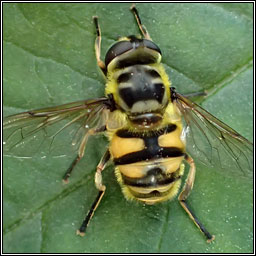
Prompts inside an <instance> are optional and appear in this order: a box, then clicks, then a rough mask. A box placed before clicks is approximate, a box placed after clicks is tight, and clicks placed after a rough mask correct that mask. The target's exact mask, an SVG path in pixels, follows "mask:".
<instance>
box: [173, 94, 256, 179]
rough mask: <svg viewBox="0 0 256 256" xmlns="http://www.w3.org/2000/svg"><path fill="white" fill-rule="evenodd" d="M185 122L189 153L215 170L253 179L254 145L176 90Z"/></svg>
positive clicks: (176, 96)
mask: <svg viewBox="0 0 256 256" xmlns="http://www.w3.org/2000/svg"><path fill="white" fill-rule="evenodd" d="M172 97H173V99H174V102H175V103H176V105H177V107H178V109H179V110H180V112H181V114H182V116H183V118H184V121H185V127H184V136H185V137H186V143H187V151H188V153H189V154H190V155H191V156H192V157H194V158H195V159H198V160H199V161H201V162H202V163H204V164H210V165H211V166H214V167H215V168H216V169H220V170H228V171H231V172H236V173H237V171H238V172H242V175H244V176H247V177H252V176H253V144H252V143H251V142H249V141H248V140H247V139H246V138H244V137H242V136H241V135H240V134H238V133H237V132H236V131H235V130H233V129H232V128H230V127H229V126H228V125H226V124H224V123H223V122H221V121H220V120H219V119H217V118H216V117H214V116H213V115H211V114H210V113H209V112H207V111H206V110H204V109H203V108H201V107H200V106H199V105H197V104H196V103H194V102H191V101H190V100H188V99H187V98H185V97H184V96H182V95H181V94H179V93H176V92H175V91H173V96H172Z"/></svg>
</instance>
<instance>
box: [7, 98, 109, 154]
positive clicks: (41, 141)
mask: <svg viewBox="0 0 256 256" xmlns="http://www.w3.org/2000/svg"><path fill="white" fill-rule="evenodd" d="M108 103H109V99H108V98H99V99H94V100H86V101H78V102H73V103H69V104H65V105H61V106H56V107H50V108H44V109H39V110H32V111H28V112H24V113H20V114H17V115H11V116H8V117H5V118H4V121H3V141H4V142H3V148H4V154H5V155H15V156H22V157H31V156H35V155H37V154H40V155H45V154H48V153H49V152H50V153H51V155H52V154H53V155H61V154H70V153H74V152H75V151H76V150H78V147H79V145H80V142H81V139H82V138H83V137H84V135H85V134H86V133H87V132H88V130H89V129H90V128H93V127H99V126H103V125H104V121H105V120H104V114H103V112H104V110H105V109H107V108H108Z"/></svg>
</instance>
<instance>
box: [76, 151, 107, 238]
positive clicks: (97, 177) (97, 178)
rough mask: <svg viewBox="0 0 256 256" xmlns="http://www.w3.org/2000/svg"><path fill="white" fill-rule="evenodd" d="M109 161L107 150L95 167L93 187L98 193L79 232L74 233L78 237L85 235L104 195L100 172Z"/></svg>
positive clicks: (104, 188)
mask: <svg viewBox="0 0 256 256" xmlns="http://www.w3.org/2000/svg"><path fill="white" fill-rule="evenodd" d="M109 159H110V153H109V150H107V151H106V153H105V154H104V156H103V157H102V158H101V160H100V162H99V164H98V166H97V170H96V173H95V186H96V188H97V189H98V190H99V193H98V195H97V197H96V199H95V201H94V202H93V204H92V206H91V209H90V210H89V212H88V213H87V215H86V217H85V219H84V221H83V223H82V225H81V227H80V228H79V230H77V232H76V233H77V235H80V236H84V235H85V231H86V228H87V227H88V224H89V222H90V220H91V218H92V216H93V214H94V212H95V210H96V209H97V207H98V205H99V203H100V201H101V199H102V197H103V195H104V193H105V190H106V187H105V185H103V184H102V176H101V172H102V171H103V170H104V168H105V166H106V164H107V162H108V160H109Z"/></svg>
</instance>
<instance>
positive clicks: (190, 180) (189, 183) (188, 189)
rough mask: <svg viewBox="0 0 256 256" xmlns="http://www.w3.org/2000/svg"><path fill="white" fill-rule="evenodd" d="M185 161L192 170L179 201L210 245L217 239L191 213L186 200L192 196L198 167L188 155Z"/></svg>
mask: <svg viewBox="0 0 256 256" xmlns="http://www.w3.org/2000/svg"><path fill="white" fill-rule="evenodd" d="M185 160H186V161H187V162H188V164H189V165H190V169H189V174H188V178H187V180H186V183H185V185H184V188H183V190H182V191H181V193H180V195H179V198H178V199H179V201H180V204H181V206H182V207H183V209H184V210H185V211H186V212H187V213H188V215H189V217H190V218H191V219H192V220H193V222H194V223H195V224H196V226H197V227H198V228H199V229H200V231H201V232H202V233H203V234H204V235H205V236H206V238H207V242H208V243H210V242H211V241H213V240H214V238H215V237H214V236H212V235H211V234H210V233H209V232H208V231H207V230H206V228H205V227H204V226H203V225H202V223H200V221H199V220H198V219H197V217H196V216H195V214H194V213H193V212H192V211H191V209H190V207H189V206H188V205H187V202H186V199H187V197H188V196H189V194H190V192H191V190H192V188H193V184H194V180H195V174H196V166H195V163H194V160H193V159H192V158H191V157H190V156H188V155H186V156H185Z"/></svg>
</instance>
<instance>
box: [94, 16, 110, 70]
mask: <svg viewBox="0 0 256 256" xmlns="http://www.w3.org/2000/svg"><path fill="white" fill-rule="evenodd" d="M93 21H94V24H95V27H96V34H97V35H96V39H95V45H94V48H95V54H96V60H97V64H98V66H99V67H100V69H101V70H102V72H103V74H104V75H106V73H107V71H106V66H105V63H104V61H102V60H101V59H100V48H101V31H100V26H99V23H98V17H96V16H93Z"/></svg>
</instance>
